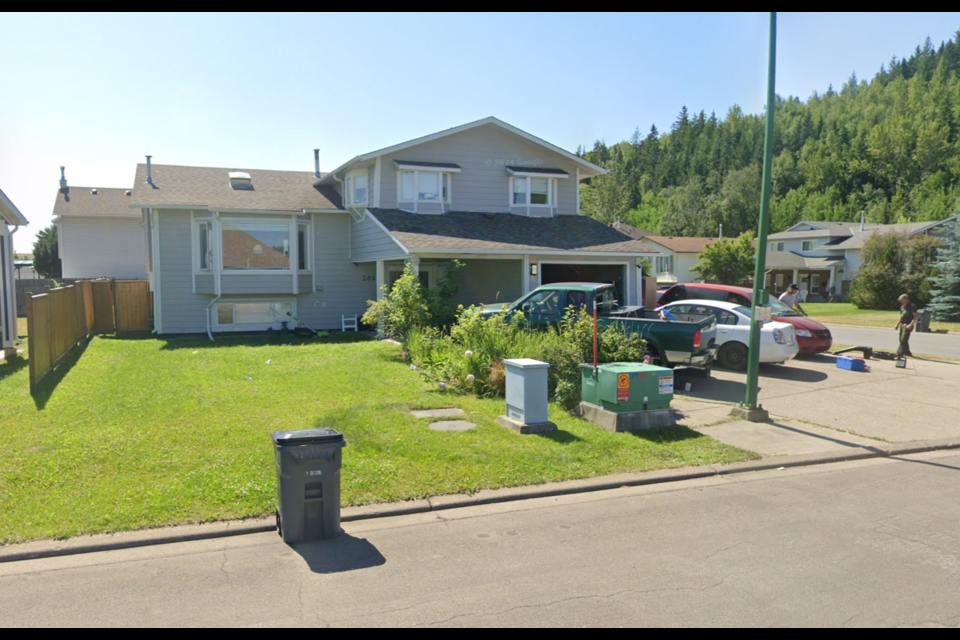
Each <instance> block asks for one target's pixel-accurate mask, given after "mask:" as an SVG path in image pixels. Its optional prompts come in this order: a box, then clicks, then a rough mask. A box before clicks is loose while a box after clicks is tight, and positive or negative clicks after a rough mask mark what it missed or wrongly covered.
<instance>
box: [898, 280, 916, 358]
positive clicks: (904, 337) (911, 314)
mask: <svg viewBox="0 0 960 640" xmlns="http://www.w3.org/2000/svg"><path fill="white" fill-rule="evenodd" d="M899 300H900V320H899V321H898V322H897V326H896V327H894V329H899V330H900V346H899V347H898V348H897V357H898V358H902V357H904V356H911V357H912V356H913V354H912V353H910V334H911V333H913V328H914V327H915V326H916V324H917V307H916V306H915V305H914V304H913V303H912V302H910V296H908V295H907V294H903V295H902V296H900V298H899Z"/></svg>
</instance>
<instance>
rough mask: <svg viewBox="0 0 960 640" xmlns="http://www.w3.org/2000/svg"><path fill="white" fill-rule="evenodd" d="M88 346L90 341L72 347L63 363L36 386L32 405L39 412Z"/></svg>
mask: <svg viewBox="0 0 960 640" xmlns="http://www.w3.org/2000/svg"><path fill="white" fill-rule="evenodd" d="M89 344H90V340H84V341H82V342H81V343H80V344H78V345H77V346H76V347H74V348H73V349H72V350H71V351H70V353H68V354H67V356H66V357H65V358H64V359H63V362H61V363H60V365H59V366H57V368H56V369H54V370H53V371H51V372H50V373H48V374H47V377H46V378H44V379H43V380H41V381H40V384H39V385H37V389H36V391H35V392H34V394H33V403H34V404H35V405H36V407H37V409H38V410H39V411H43V410H44V409H45V408H46V406H47V402H49V401H50V397H51V396H53V392H54V391H56V389H57V385H59V384H60V383H61V382H62V381H63V379H64V378H66V377H67V374H68V373H70V370H71V369H73V366H74V365H75V364H77V362H78V361H79V360H80V358H81V357H83V352H84V351H86V350H87V346H88V345H89ZM25 362H26V361H25Z"/></svg>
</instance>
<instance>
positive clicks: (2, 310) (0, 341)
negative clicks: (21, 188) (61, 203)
mask: <svg viewBox="0 0 960 640" xmlns="http://www.w3.org/2000/svg"><path fill="white" fill-rule="evenodd" d="M26 224H27V219H26V218H24V217H23V214H22V213H20V210H19V209H17V207H16V206H14V204H13V203H12V202H10V198H8V197H7V196H6V194H5V193H4V192H3V191H0V353H2V354H3V355H4V356H11V355H15V354H16V346H17V289H16V283H15V282H14V278H13V255H14V254H13V234H14V233H16V232H17V227H22V226H25V225H26ZM11 227H12V228H11Z"/></svg>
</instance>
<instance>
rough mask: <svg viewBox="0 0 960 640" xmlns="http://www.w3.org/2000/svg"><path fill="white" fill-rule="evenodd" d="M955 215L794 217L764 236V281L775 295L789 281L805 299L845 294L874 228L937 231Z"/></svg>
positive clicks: (908, 233) (914, 232)
mask: <svg viewBox="0 0 960 640" xmlns="http://www.w3.org/2000/svg"><path fill="white" fill-rule="evenodd" d="M957 218H958V216H953V217H950V218H947V219H946V220H940V221H938V222H910V223H905V224H874V223H867V222H865V221H864V220H862V219H861V221H860V222H859V223H858V222H798V223H797V224H795V225H793V226H792V227H790V228H789V229H787V230H786V231H782V232H780V233H774V234H771V235H770V236H768V242H769V244H768V246H767V262H766V274H765V282H764V286H765V287H766V288H768V289H770V291H772V292H773V293H775V294H777V295H779V294H781V293H783V291H785V290H786V288H787V287H788V286H790V284H791V283H796V284H797V285H798V286H799V287H800V290H801V292H805V295H806V296H809V297H810V299H816V300H823V299H829V298H831V297H836V298H840V299H847V298H848V296H849V293H850V284H851V283H852V282H853V279H854V278H855V277H856V276H857V272H858V271H859V270H860V264H861V260H860V250H861V249H863V245H864V243H865V242H866V241H867V239H868V238H870V236H871V235H873V234H875V233H889V232H895V233H902V234H904V235H906V236H908V237H909V236H915V235H919V234H932V235H939V234H941V233H943V232H944V231H945V228H944V225H946V224H947V223H951V222H955V221H956V220H957Z"/></svg>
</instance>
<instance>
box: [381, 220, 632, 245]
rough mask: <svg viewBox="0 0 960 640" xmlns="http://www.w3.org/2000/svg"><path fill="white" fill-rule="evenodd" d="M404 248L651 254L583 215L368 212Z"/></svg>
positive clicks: (628, 239) (621, 235)
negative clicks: (538, 215) (543, 216)
mask: <svg viewBox="0 0 960 640" xmlns="http://www.w3.org/2000/svg"><path fill="white" fill-rule="evenodd" d="M369 211H370V213H371V214H373V215H374V216H375V217H376V218H377V220H379V221H380V222H381V223H382V224H383V226H385V227H386V228H387V229H388V230H390V232H391V233H393V235H394V236H396V237H397V239H398V240H399V241H400V242H402V243H403V245H404V246H406V247H407V248H408V249H415V250H421V251H422V250H428V249H447V250H450V249H460V250H464V251H476V250H481V251H482V250H488V251H494V250H500V251H574V252H576V251H596V252H610V253H649V252H648V251H647V250H646V249H645V248H644V247H643V245H642V244H641V243H640V242H637V241H636V240H631V239H630V238H627V237H626V236H624V235H623V234H622V233H620V232H618V231H617V230H615V229H611V228H610V227H608V226H607V225H605V224H603V223H602V222H599V221H597V220H594V219H593V218H589V217H587V216H557V217H554V218H528V217H526V216H520V215H516V214H512V213H478V212H468V211H455V212H450V213H445V214H443V215H424V214H417V213H409V212H406V211H400V210H398V209H369Z"/></svg>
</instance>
